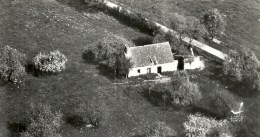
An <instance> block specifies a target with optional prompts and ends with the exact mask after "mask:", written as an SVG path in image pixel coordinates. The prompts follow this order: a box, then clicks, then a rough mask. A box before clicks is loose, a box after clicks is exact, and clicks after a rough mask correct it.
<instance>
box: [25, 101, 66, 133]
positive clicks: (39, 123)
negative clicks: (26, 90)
mask: <svg viewBox="0 0 260 137" xmlns="http://www.w3.org/2000/svg"><path fill="white" fill-rule="evenodd" d="M28 122H29V125H28V127H27V130H26V131H25V132H23V133H22V137H61V135H60V134H59V130H60V127H61V123H62V114H61V113H60V112H53V111H52V110H51V109H50V106H48V105H43V104H31V106H30V112H29V113H28Z"/></svg>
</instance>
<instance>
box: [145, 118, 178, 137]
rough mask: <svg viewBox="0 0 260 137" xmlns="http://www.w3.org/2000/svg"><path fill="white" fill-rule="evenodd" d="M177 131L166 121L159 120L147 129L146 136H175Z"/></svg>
mask: <svg viewBox="0 0 260 137" xmlns="http://www.w3.org/2000/svg"><path fill="white" fill-rule="evenodd" d="M176 135H177V132H176V131H175V130H174V129H172V128H171V127H170V126H168V125H166V123H165V122H160V121H157V122H155V124H153V125H152V126H151V127H150V128H149V129H148V131H147V133H146V135H145V137H175V136H176Z"/></svg>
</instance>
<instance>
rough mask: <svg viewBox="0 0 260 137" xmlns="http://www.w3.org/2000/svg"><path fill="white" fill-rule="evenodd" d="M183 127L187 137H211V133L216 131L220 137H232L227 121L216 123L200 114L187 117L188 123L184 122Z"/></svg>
mask: <svg viewBox="0 0 260 137" xmlns="http://www.w3.org/2000/svg"><path fill="white" fill-rule="evenodd" d="M183 125H184V128H185V131H186V132H187V134H188V135H189V136H194V137H210V136H212V131H213V130H216V131H217V132H218V135H219V136H220V137H232V135H231V133H230V131H229V122H228V121H227V120H220V121H217V120H215V119H213V118H207V117H205V116H202V115H201V114H195V115H189V116H188V121H186V122H184V124H183Z"/></svg>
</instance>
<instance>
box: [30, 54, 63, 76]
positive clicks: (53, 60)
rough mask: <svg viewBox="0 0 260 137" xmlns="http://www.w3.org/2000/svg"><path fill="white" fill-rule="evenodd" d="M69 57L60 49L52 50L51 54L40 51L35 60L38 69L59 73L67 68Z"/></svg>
mask: <svg viewBox="0 0 260 137" xmlns="http://www.w3.org/2000/svg"><path fill="white" fill-rule="evenodd" d="M67 61H68V59H67V58H66V56H65V55H64V54H62V53H61V52H60V51H58V50H56V51H52V52H50V54H44V53H39V54H38V55H37V56H36V57H34V59H33V62H34V66H35V68H36V69H38V70H40V71H43V72H47V73H58V72H61V71H63V70H65V68H66V62H67Z"/></svg>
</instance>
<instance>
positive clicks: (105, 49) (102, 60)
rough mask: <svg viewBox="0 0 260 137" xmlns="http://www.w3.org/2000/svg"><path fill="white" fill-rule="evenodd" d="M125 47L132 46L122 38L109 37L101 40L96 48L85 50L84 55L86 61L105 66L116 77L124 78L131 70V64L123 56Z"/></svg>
mask: <svg viewBox="0 0 260 137" xmlns="http://www.w3.org/2000/svg"><path fill="white" fill-rule="evenodd" d="M126 46H130V47H131V46H133V43H131V42H129V41H128V40H126V39H125V38H124V37H122V36H118V35H113V34H111V35H109V36H107V37H105V38H104V39H102V40H101V41H100V42H99V43H98V44H97V45H96V46H94V47H90V48H88V49H86V51H85V54H86V55H87V57H88V58H87V59H88V60H92V61H94V62H96V63H99V64H102V65H105V66H106V67H107V68H109V69H110V70H112V71H113V73H114V75H116V76H125V77H127V74H128V72H129V70H130V68H132V65H133V64H132V63H131V60H130V59H129V58H127V57H126V56H125V48H126Z"/></svg>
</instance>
